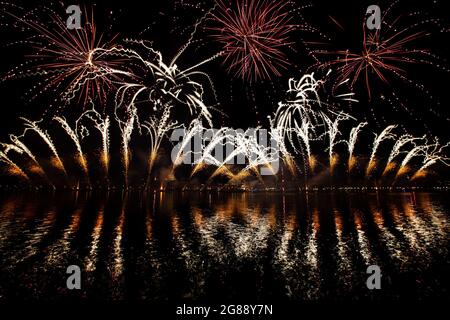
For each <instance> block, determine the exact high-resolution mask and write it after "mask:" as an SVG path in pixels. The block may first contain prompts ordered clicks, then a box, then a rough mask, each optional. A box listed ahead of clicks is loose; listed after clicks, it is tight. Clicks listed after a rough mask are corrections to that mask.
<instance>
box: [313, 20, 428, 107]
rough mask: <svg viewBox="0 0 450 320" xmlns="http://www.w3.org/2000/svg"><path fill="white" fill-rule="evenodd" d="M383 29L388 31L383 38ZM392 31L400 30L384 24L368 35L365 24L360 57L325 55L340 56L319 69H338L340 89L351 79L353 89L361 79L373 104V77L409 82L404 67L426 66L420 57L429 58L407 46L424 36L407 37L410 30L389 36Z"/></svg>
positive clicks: (349, 53) (411, 35) (420, 34)
mask: <svg viewBox="0 0 450 320" xmlns="http://www.w3.org/2000/svg"><path fill="white" fill-rule="evenodd" d="M396 21H397V20H396ZM383 29H385V30H387V33H386V34H385V35H384V36H383V35H382V30H383ZM393 30H398V29H396V28H393V25H388V24H384V25H383V27H382V28H381V29H377V30H376V31H373V32H367V31H366V26H365V22H364V24H363V44H362V51H361V52H360V53H352V52H349V51H348V50H345V51H342V50H341V51H336V52H326V54H333V55H337V58H336V59H334V60H332V61H328V62H325V63H323V64H321V65H320V67H321V68H325V67H327V68H328V67H330V66H336V67H337V68H336V71H337V73H338V74H339V76H338V77H337V85H339V84H340V83H342V82H344V81H347V79H349V80H350V85H351V86H353V85H354V84H355V83H356V82H357V81H358V79H360V78H361V77H362V78H363V79H364V82H365V86H366V88H367V93H368V96H369V100H370V99H371V88H370V74H375V75H376V76H377V77H378V78H379V79H381V80H382V81H383V82H385V83H388V79H387V76H386V73H391V74H393V75H395V76H396V77H398V78H400V79H401V80H408V79H407V78H406V71H405V70H404V69H403V68H402V65H406V64H411V63H419V62H425V60H424V59H420V56H423V55H427V54H428V53H427V51H425V50H418V49H408V48H407V45H408V44H410V43H411V42H413V41H414V40H416V39H418V38H420V37H422V36H424V35H425V32H423V31H419V32H415V33H408V31H409V29H408V28H404V29H400V30H399V31H394V32H391V34H388V33H389V31H393ZM322 53H323V52H322Z"/></svg>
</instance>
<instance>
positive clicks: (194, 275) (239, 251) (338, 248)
mask: <svg viewBox="0 0 450 320" xmlns="http://www.w3.org/2000/svg"><path fill="white" fill-rule="evenodd" d="M449 196H450V195H449V194H448V193H350V194H349V193H344V192H336V193H309V194H305V193H302V194H288V195H281V194H251V193H242V194H230V193H220V194H219V193H200V192H198V193H196V192H186V193H159V192H157V193H141V192H129V193H122V192H109V193H107V192H104V193H95V192H94V193H90V192H61V193H55V194H45V193H33V194H9V195H8V194H3V195H1V196H0V301H1V300H10V299H33V300H34V299H39V300H54V299H63V300H65V299H86V300H145V301H155V302H161V301H169V302H170V301H179V300H180V299H185V300H188V301H189V300H202V301H219V302H221V303H222V302H225V301H240V299H241V300H244V301H273V300H276V301H279V300H289V301H292V300H294V301H296V300H302V301H305V300H306V301H310V300H313V301H315V300H338V301H339V300H360V299H363V300H389V301H392V300H397V299H427V298H432V299H435V298H439V299H442V298H444V299H448V298H449V297H450V295H449V291H448V283H449V280H450V276H449V275H448V273H449V271H450V268H449V267H450V261H449V260H450V256H449V251H448V250H449V247H450V246H449V244H450V243H449V242H450V241H449V240H450V237H449V231H450V200H449ZM71 264H77V265H79V266H80V267H81V268H82V272H83V273H82V289H81V290H79V291H76V290H73V291H70V290H68V289H66V277H67V275H66V268H67V266H68V265H71ZM372 264H376V265H378V266H380V267H381V270H382V273H383V277H382V289H381V290H375V291H371V290H368V289H367V287H366V278H367V274H366V268H367V266H368V265H372Z"/></svg>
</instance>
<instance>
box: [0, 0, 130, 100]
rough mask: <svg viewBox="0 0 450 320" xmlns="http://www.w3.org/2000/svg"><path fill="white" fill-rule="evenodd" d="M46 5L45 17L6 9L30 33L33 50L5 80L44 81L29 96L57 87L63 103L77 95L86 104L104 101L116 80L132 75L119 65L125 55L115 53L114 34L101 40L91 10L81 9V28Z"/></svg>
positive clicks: (56, 89) (122, 64)
mask: <svg viewBox="0 0 450 320" xmlns="http://www.w3.org/2000/svg"><path fill="white" fill-rule="evenodd" d="M45 9H46V10H44V11H43V12H47V16H46V19H45V21H44V20H43V19H41V20H36V19H34V18H30V15H23V16H22V17H21V16H19V15H20V14H18V15H16V14H13V13H10V12H7V14H8V15H9V16H12V17H13V18H14V19H15V20H16V23H15V25H18V26H20V27H21V30H23V31H26V32H30V33H31V39H32V40H30V41H26V42H25V43H27V42H30V43H29V44H30V46H31V47H32V49H33V52H32V53H31V54H30V55H29V58H30V59H29V60H28V61H27V62H26V63H24V64H22V65H21V66H19V67H16V68H14V69H12V70H10V71H9V72H8V73H7V74H6V75H5V76H4V78H3V79H4V80H8V79H15V78H24V77H39V78H42V79H43V81H42V83H41V86H40V87H39V88H36V89H37V92H32V97H31V99H33V98H35V97H36V96H38V95H40V94H43V93H44V92H52V91H57V92H61V100H62V101H63V102H64V103H65V104H67V103H69V102H70V101H72V100H74V99H76V98H78V99H77V101H78V103H81V105H86V104H87V102H88V101H89V100H90V99H93V100H97V99H98V100H100V101H105V100H106V96H107V93H108V92H109V90H110V89H111V88H112V87H114V82H115V81H119V80H120V79H121V78H122V77H132V74H131V73H129V72H127V71H124V69H121V68H122V67H124V62H125V59H124V57H121V56H118V55H115V53H114V50H113V48H114V47H115V46H116V45H115V44H114V42H115V39H116V37H117V36H114V37H112V38H111V39H110V40H109V41H106V40H104V36H103V34H99V33H98V31H97V26H96V24H95V22H94V17H93V12H92V11H91V12H90V13H89V12H88V10H87V9H86V10H85V11H84V16H85V23H84V26H83V27H82V28H81V29H75V30H69V29H68V28H67V26H66V23H65V21H63V20H62V19H61V17H60V16H58V15H57V14H56V12H54V11H53V10H52V9H50V8H45ZM17 22H18V23H17ZM33 91H34V90H33Z"/></svg>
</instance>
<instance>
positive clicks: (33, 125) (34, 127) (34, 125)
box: [20, 117, 67, 177]
mask: <svg viewBox="0 0 450 320" xmlns="http://www.w3.org/2000/svg"><path fill="white" fill-rule="evenodd" d="M20 119H22V120H23V121H24V122H25V131H24V134H25V133H26V132H27V131H28V130H31V131H34V132H35V133H37V134H38V135H39V136H40V137H41V139H42V140H43V141H44V142H45V143H46V144H47V146H48V147H49V148H50V150H51V151H52V153H53V159H52V164H53V165H54V166H55V167H56V168H58V169H60V170H61V171H62V172H63V173H64V175H65V176H66V177H67V172H66V168H65V167H64V164H63V162H62V160H61V158H60V156H59V154H58V151H57V150H56V147H55V144H54V143H53V141H52V138H51V137H50V135H49V134H48V133H47V132H46V131H44V130H42V129H41V128H40V127H39V126H38V122H39V121H31V120H28V119H26V118H23V117H21V118H20Z"/></svg>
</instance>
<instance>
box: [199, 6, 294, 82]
mask: <svg viewBox="0 0 450 320" xmlns="http://www.w3.org/2000/svg"><path fill="white" fill-rule="evenodd" d="M235 1H236V2H235V6H234V8H231V7H230V6H229V5H226V4H225V3H224V2H223V1H222V0H218V1H217V9H216V10H215V11H213V12H212V13H211V15H212V17H213V20H214V21H215V22H216V23H217V26H214V27H209V28H208V29H209V30H212V31H213V32H214V33H213V34H212V37H213V38H215V39H216V40H217V41H218V42H219V43H221V44H222V46H223V51H222V55H223V56H224V57H225V60H224V63H225V64H227V65H228V70H229V72H230V73H234V74H235V75H236V76H238V77H240V78H242V79H244V80H245V79H248V80H250V81H253V80H256V79H267V78H270V77H271V76H272V75H276V76H280V75H281V74H280V71H279V70H280V69H286V68H287V66H288V65H289V63H288V62H287V59H286V56H285V54H284V53H283V48H284V47H286V46H288V45H289V44H290V42H289V33H290V31H292V30H293V28H294V25H292V24H290V17H289V14H288V11H287V2H284V1H271V0H235Z"/></svg>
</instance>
